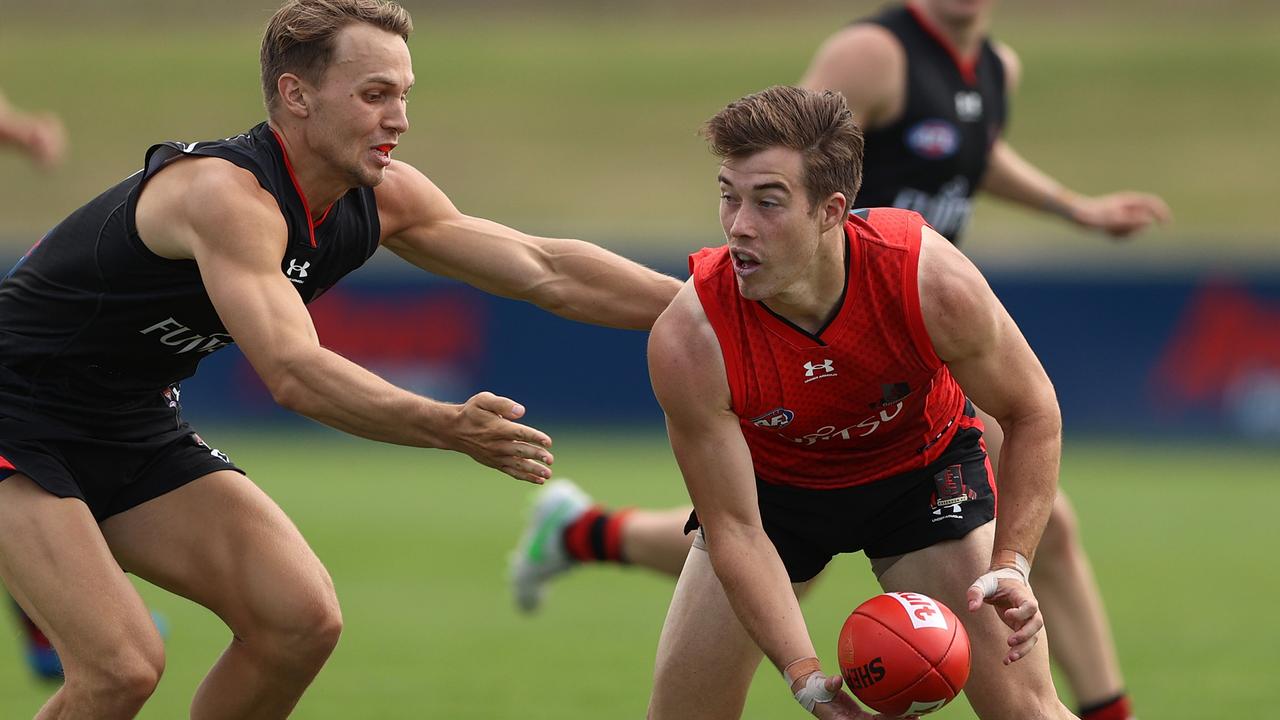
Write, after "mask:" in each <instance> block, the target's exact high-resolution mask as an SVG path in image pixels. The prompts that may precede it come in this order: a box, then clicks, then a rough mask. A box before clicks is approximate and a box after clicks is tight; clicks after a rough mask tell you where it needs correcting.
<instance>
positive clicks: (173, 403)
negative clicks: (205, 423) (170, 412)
mask: <svg viewBox="0 0 1280 720" xmlns="http://www.w3.org/2000/svg"><path fill="white" fill-rule="evenodd" d="M161 394H162V395H164V399H165V400H167V401H168V402H169V407H171V408H176V407H178V403H180V402H182V389H181V388H179V387H178V386H177V385H170V386H169V387H167V388H165V389H164V392H163V393H161Z"/></svg>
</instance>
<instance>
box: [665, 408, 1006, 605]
mask: <svg viewBox="0 0 1280 720" xmlns="http://www.w3.org/2000/svg"><path fill="white" fill-rule="evenodd" d="M756 492H757V494H758V496H759V499H760V518H761V520H762V521H763V523H764V530H765V533H767V534H768V535H769V539H770V540H772V541H773V546H774V547H775V548H777V550H778V555H779V556H780V557H781V558H782V563H783V565H785V566H786V568H787V574H788V575H790V576H791V582H797V583H798V582H804V581H806V580H810V579H812V578H813V577H814V576H816V575H817V574H818V573H820V572H822V569H823V568H824V567H826V565H827V563H828V562H830V561H831V558H833V557H835V556H836V555H838V554H840V553H851V552H857V551H859V550H862V551H864V552H865V553H866V555H867V557H868V558H884V557H891V556H894V555H902V554H905V553H909V552H914V551H916V550H922V549H924V548H927V547H929V546H930V545H935V544H937V543H940V542H942V541H944V540H956V539H959V538H962V537H964V536H965V535H968V534H969V533H970V532H971V531H972V530H975V529H977V528H979V527H982V526H983V525H986V524H987V523H988V522H991V521H992V520H994V519H995V516H996V491H995V486H994V484H993V483H992V481H991V466H990V464H989V463H988V462H987V452H986V449H985V446H984V445H983V444H982V431H981V430H979V429H977V428H973V427H967V428H961V429H960V430H958V431H957V432H956V434H955V436H954V437H953V438H952V440H951V443H950V444H949V445H948V446H947V449H946V450H945V451H943V453H942V455H941V456H940V457H939V458H938V459H937V460H936V461H935V462H934V463H933V464H931V465H929V466H928V467H926V468H924V469H922V470H916V471H913V472H909V473H903V474H902V475H895V476H893V477H890V478H885V479H884V480H877V481H876V482H873V483H869V484H867V485H858V486H855V487H850V488H839V489H835V490H810V489H807V488H796V487H788V486H784V485H774V484H771V483H766V482H764V481H762V480H760V479H759V478H756ZM699 527H700V524H699V522H698V515H697V513H696V512H695V513H693V514H691V515H690V516H689V522H688V524H686V525H685V532H686V533H687V532H691V531H693V530H695V529H697V528H699Z"/></svg>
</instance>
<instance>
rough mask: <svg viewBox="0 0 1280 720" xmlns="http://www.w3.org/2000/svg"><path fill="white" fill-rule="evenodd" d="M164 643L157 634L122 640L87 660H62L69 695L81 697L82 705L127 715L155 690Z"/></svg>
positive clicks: (163, 660)
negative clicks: (149, 636)
mask: <svg viewBox="0 0 1280 720" xmlns="http://www.w3.org/2000/svg"><path fill="white" fill-rule="evenodd" d="M164 664H165V658H164V646H163V644H162V643H161V642H160V638H159V637H156V638H144V639H141V640H140V641H135V642H129V643H122V644H121V645H120V646H119V647H117V648H116V649H115V651H114V652H111V653H106V654H99V655H98V656H97V657H94V658H92V659H91V660H90V661H88V662H83V663H82V662H75V661H74V660H72V659H71V658H68V659H67V661H66V673H67V675H66V687H67V692H68V694H69V695H70V696H71V697H73V698H74V697H83V698H84V699H85V700H84V701H85V703H86V705H88V704H91V706H92V707H103V708H114V709H115V710H116V711H118V712H121V713H123V714H124V715H125V716H130V717H131V715H128V711H129V710H130V709H133V710H135V711H136V709H137V708H141V707H142V705H143V703H145V702H146V701H147V698H150V697H151V695H152V693H154V692H155V691H156V686H157V685H159V684H160V676H161V675H163V674H164Z"/></svg>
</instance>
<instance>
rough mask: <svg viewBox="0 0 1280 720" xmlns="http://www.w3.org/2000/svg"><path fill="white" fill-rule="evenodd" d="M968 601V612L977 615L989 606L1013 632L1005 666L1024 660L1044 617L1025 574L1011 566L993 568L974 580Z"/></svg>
mask: <svg viewBox="0 0 1280 720" xmlns="http://www.w3.org/2000/svg"><path fill="white" fill-rule="evenodd" d="M968 599H969V612H977V611H978V610H980V609H982V606H983V604H988V605H992V606H994V607H995V609H996V613H997V614H998V615H999V617H1000V620H1001V621H1002V622H1003V623H1004V624H1005V625H1008V626H1009V627H1010V628H1011V629H1012V630H1013V634H1012V635H1010V636H1009V654H1008V655H1006V656H1005V658H1004V664H1005V665H1008V664H1009V663H1012V662H1016V661H1017V660H1018V659H1019V658H1023V657H1026V656H1027V653H1030V652H1031V648H1033V647H1035V644H1036V638H1037V637H1038V633H1039V632H1040V629H1041V628H1043V627H1044V616H1043V615H1041V614H1040V603H1038V602H1037V601H1036V596H1035V593H1033V592H1031V586H1030V585H1029V584H1028V583H1027V574H1026V573H1025V572H1024V571H1022V570H1021V569H1019V568H1011V567H1004V568H995V569H992V570H990V571H988V572H986V573H984V574H983V575H982V576H980V577H979V578H978V579H977V580H974V581H973V584H972V585H970V586H969V592H968Z"/></svg>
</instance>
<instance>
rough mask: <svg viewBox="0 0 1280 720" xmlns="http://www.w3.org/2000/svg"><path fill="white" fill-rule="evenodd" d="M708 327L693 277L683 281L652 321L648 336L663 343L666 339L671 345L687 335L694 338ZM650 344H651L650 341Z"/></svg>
mask: <svg viewBox="0 0 1280 720" xmlns="http://www.w3.org/2000/svg"><path fill="white" fill-rule="evenodd" d="M710 328H711V323H710V321H709V320H708V319H707V313H706V311H705V310H704V309H703V307H702V300H701V299H700V298H699V297H698V290H697V288H696V287H695V282H694V279H693V278H690V279H689V280H687V281H685V283H684V285H683V286H682V287H681V288H680V290H679V291H678V292H676V296H675V297H674V298H672V300H671V303H670V304H669V305H667V307H666V309H665V310H663V311H662V314H661V315H659V316H658V319H657V320H655V321H654V323H653V330H652V331H651V333H650V337H651V338H657V339H658V340H659V341H661V342H662V343H663V344H664V345H665V344H666V343H667V342H668V341H671V344H673V345H679V344H680V338H682V337H688V338H689V339H694V340H696V338H695V337H693V336H702V335H703V334H704V331H705V330H710ZM691 334H692V335H691ZM650 345H651V346H652V341H651V343H650Z"/></svg>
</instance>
